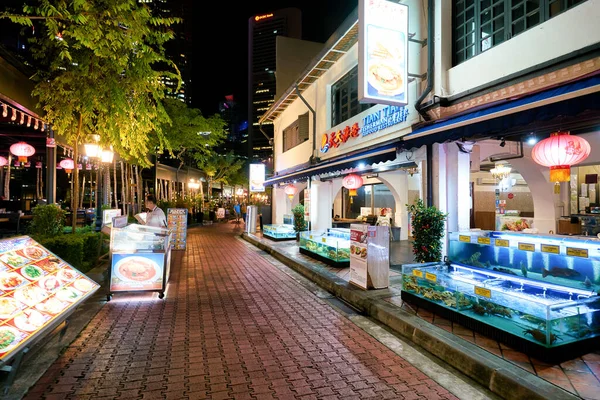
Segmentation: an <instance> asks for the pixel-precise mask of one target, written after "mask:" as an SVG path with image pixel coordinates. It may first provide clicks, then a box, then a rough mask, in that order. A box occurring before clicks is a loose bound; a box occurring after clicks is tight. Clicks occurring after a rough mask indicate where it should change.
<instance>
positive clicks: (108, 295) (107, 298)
mask: <svg viewBox="0 0 600 400" xmlns="http://www.w3.org/2000/svg"><path fill="white" fill-rule="evenodd" d="M111 299H112V293H107V294H106V301H110V300H111Z"/></svg>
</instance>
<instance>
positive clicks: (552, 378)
mask: <svg viewBox="0 0 600 400" xmlns="http://www.w3.org/2000/svg"><path fill="white" fill-rule="evenodd" d="M257 236H260V233H259V234H258V235H257ZM285 243H286V244H285V245H283V246H282V245H281V244H279V243H278V244H276V245H277V246H280V248H284V249H285V251H286V252H287V253H288V254H293V255H296V256H297V257H300V258H303V259H310V258H309V257H308V256H305V255H303V254H299V253H298V248H297V245H296V242H285ZM408 243H409V242H407V241H404V242H396V243H392V245H393V246H394V258H395V259H396V260H411V261H412V260H413V255H412V253H411V248H410V246H409V245H407V244H408ZM310 260H311V263H312V264H315V265H322V266H324V267H325V268H327V270H328V271H330V272H332V273H335V274H336V275H337V276H338V277H340V278H343V279H345V280H349V279H350V271H349V268H343V269H339V268H332V267H329V266H327V265H325V264H324V263H321V262H320V261H316V260H312V259H310ZM409 262H410V261H409ZM398 274H399V272H397V271H394V270H390V277H392V276H397V275H398ZM397 289H400V287H398V288H397ZM398 293H399V290H398ZM386 300H387V301H388V302H390V303H392V304H395V305H398V306H399V307H402V308H403V309H405V310H407V311H409V312H411V313H415V314H417V315H418V316H419V317H421V318H422V319H424V320H425V321H427V322H430V323H432V324H434V325H436V326H438V327H440V328H442V329H445V330H447V331H448V332H452V333H454V334H456V335H457V336H460V337H461V338H463V339H465V340H468V341H470V342H472V343H475V344H476V345H478V346H479V347H481V348H483V349H485V350H487V351H489V352H490V353H493V354H495V355H497V356H499V357H502V358H504V359H505V360H507V361H510V362H511V363H513V364H515V365H518V366H519V367H521V368H523V369H524V370H526V371H528V372H530V373H533V374H536V375H537V376H539V377H540V378H543V379H545V380H547V381H549V382H552V383H553V384H555V385H557V386H560V387H562V388H563V389H565V390H568V391H569V392H571V393H574V394H577V395H579V396H580V397H583V398H585V399H590V400H600V351H597V352H594V353H590V354H586V355H584V356H582V357H577V358H575V359H573V360H570V361H567V362H564V363H561V364H558V365H552V364H548V363H544V362H542V361H540V360H536V359H533V358H531V357H529V356H527V355H526V354H524V353H521V352H519V351H516V350H514V349H511V348H510V347H508V346H506V345H504V344H502V343H500V342H498V341H496V340H492V339H490V338H487V337H485V336H483V335H480V334H478V333H476V332H473V331H472V330H470V329H468V328H465V327H463V326H461V325H459V324H457V323H454V322H451V321H449V320H447V319H444V318H442V317H440V316H437V315H435V314H433V313H431V312H429V311H427V310H424V309H419V308H418V307H416V306H414V305H411V304H408V303H405V302H403V300H402V299H401V298H400V296H394V297H390V298H387V299H386ZM599 341H600V339H599Z"/></svg>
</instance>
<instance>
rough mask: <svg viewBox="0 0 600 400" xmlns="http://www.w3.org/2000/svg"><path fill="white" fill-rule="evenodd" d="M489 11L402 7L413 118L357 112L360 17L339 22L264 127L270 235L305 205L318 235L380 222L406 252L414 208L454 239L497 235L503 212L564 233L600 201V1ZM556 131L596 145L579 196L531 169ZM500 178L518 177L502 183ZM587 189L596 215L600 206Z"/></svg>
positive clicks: (366, 104)
mask: <svg viewBox="0 0 600 400" xmlns="http://www.w3.org/2000/svg"><path fill="white" fill-rule="evenodd" d="M467 3H468V4H467ZM484 3H485V2H464V1H460V0H454V1H442V0H437V1H435V0H429V1H416V0H415V1H404V2H402V4H405V5H407V6H408V27H409V30H408V32H407V36H408V39H407V40H406V41H405V43H406V54H407V58H406V59H405V63H404V66H405V67H406V71H405V73H406V75H405V76H406V78H407V83H406V89H405V91H404V98H403V99H402V100H403V101H401V102H400V103H405V105H402V104H400V105H398V104H399V103H396V104H394V105H388V104H390V102H384V103H387V104H382V103H381V102H379V101H377V100H374V101H368V100H367V101H363V102H360V101H359V100H360V99H359V82H363V80H362V79H360V76H359V74H360V73H361V71H362V70H363V68H362V67H360V65H359V64H360V61H361V56H360V51H361V50H362V49H363V47H362V46H363V45H362V44H361V43H360V40H361V39H360V38H361V37H362V36H360V35H359V11H358V9H357V10H355V12H353V13H352V14H351V15H350V16H349V17H348V18H347V19H346V20H345V21H344V23H343V24H342V25H341V26H340V27H339V28H338V29H337V30H336V32H335V33H334V34H333V35H332V36H331V38H330V39H329V40H328V41H327V43H325V45H324V46H323V49H322V50H321V52H320V53H319V54H318V55H317V56H316V57H315V58H314V59H313V60H312V61H311V62H310V63H309V64H308V65H307V67H306V68H305V70H304V71H303V72H302V73H301V74H300V75H299V76H298V78H297V79H296V80H295V82H294V83H293V84H292V85H290V86H289V88H288V89H287V90H286V91H285V92H284V93H283V94H282V95H281V96H280V97H279V98H278V99H277V100H276V102H275V103H274V104H273V106H271V107H270V109H269V110H268V111H267V112H266V113H265V114H264V115H263V116H262V117H261V119H260V123H273V126H274V155H275V156H274V158H275V161H274V165H275V168H274V170H275V173H274V175H273V176H272V177H269V178H268V179H267V180H266V184H267V185H273V186H274V190H273V193H274V195H273V219H274V221H276V222H277V223H281V222H282V221H283V216H284V215H287V214H290V210H291V208H292V207H293V206H294V205H295V204H296V203H298V202H303V203H305V205H308V210H307V218H308V219H309V220H310V224H311V226H310V229H312V230H319V229H326V228H330V227H332V226H334V225H335V224H337V222H338V221H342V222H344V221H346V220H354V219H356V217H357V216H358V215H361V214H362V215H363V216H367V220H368V221H369V222H371V223H376V222H377V220H379V222H381V219H379V218H378V217H380V216H381V213H382V211H381V210H382V209H385V210H384V211H383V213H384V214H385V215H386V218H387V219H388V220H390V222H391V224H392V226H396V227H400V228H401V229H400V235H401V238H402V239H406V238H407V237H408V234H409V230H410V229H409V228H410V227H409V216H408V214H407V211H406V204H410V203H412V202H413V200H414V199H415V198H422V199H423V200H424V201H425V202H426V203H427V204H433V205H435V206H437V207H438V208H440V209H441V210H442V211H445V212H448V213H449V216H448V221H447V229H448V231H449V232H452V231H459V230H467V229H469V228H482V229H501V228H502V226H504V225H506V221H504V220H503V219H502V218H504V217H505V215H504V211H506V210H515V211H517V215H518V214H520V213H521V212H523V213H524V214H523V216H524V217H525V218H530V219H531V222H532V224H533V227H535V228H537V229H538V230H539V231H540V232H544V233H548V232H553V233H556V232H557V231H558V230H559V222H560V219H561V216H568V217H569V218H570V216H571V215H572V214H574V213H573V212H572V211H576V213H579V211H580V208H581V205H580V204H581V202H583V204H587V200H584V199H581V197H586V196H582V193H581V190H582V187H581V183H586V182H588V181H589V182H588V183H586V185H594V188H593V189H594V190H593V191H592V192H594V193H595V190H596V186H595V185H597V183H593V184H592V183H590V182H592V181H593V177H592V176H591V175H596V177H597V173H598V172H595V173H593V172H590V171H592V169H593V168H592V167H587V166H589V165H594V164H598V162H599V161H600V159H599V158H600V155H599V154H598V153H597V151H595V150H594V148H597V147H595V145H596V142H597V141H598V139H597V136H598V132H597V131H598V126H599V122H600V95H599V91H600V76H599V75H598V72H599V71H600V52H599V47H600V46H599V41H600V27H599V25H598V24H596V23H595V21H597V20H598V18H599V17H600V0H587V1H579V2H569V3H568V4H567V3H566V2H556V1H554V2H553V1H542V2H539V3H538V5H536V6H535V7H533V8H532V6H531V5H525V4H524V2H518V1H514V0H512V1H511V0H505V1H496V2H493V4H490V5H489V7H488V6H486V4H487V3H485V4H484ZM517 3H518V4H517ZM521 3H523V4H521ZM563 3H564V4H563ZM361 4H362V2H361ZM526 7H527V8H526ZM359 8H360V5H359ZM511 10H512V11H511ZM384 41H385V39H384ZM364 69H365V71H367V67H365V68H364ZM363 73H364V72H363ZM367 74H368V72H367ZM365 80H367V81H368V77H365ZM557 131H569V132H570V133H571V135H574V136H581V137H584V138H585V139H587V141H588V142H589V143H590V144H591V149H592V151H591V154H590V155H589V157H588V158H587V159H586V160H585V161H584V163H583V164H581V166H580V167H579V166H577V167H574V168H573V169H572V171H571V173H572V177H571V178H572V179H571V182H570V183H569V182H562V183H558V184H555V183H554V182H550V179H549V170H548V167H547V166H542V165H539V164H537V163H536V162H534V161H533V158H532V156H531V152H532V149H533V147H534V145H535V143H536V142H537V141H539V140H541V139H544V138H546V137H548V136H549V135H550V134H551V133H553V132H557ZM496 164H501V165H498V166H500V169H502V166H504V167H505V168H509V167H510V168H512V170H511V171H510V173H509V174H508V176H506V174H505V175H501V174H500V175H499V174H494V173H492V171H491V170H492V169H493V168H495V167H497V165H496ZM585 168H588V169H589V171H588V169H585ZM590 168H592V169H590ZM496 172H497V171H496ZM350 173H354V174H357V175H359V176H361V177H362V178H363V186H362V187H361V188H360V189H358V191H357V196H355V197H352V198H351V196H349V190H348V189H346V188H344V187H343V185H342V181H343V178H344V177H345V176H347V175H348V174H350ZM587 175H590V176H589V177H588V176H587ZM500 178H503V179H500ZM290 184H291V185H293V186H294V188H295V189H294V190H292V192H294V193H293V196H291V200H290V196H289V193H286V187H287V186H288V185H290ZM305 189H309V190H305ZM589 189H592V187H591V186H586V190H587V191H586V194H587V198H589V201H590V204H589V205H587V207H588V208H587V209H586V208H585V207H586V206H584V208H583V209H582V210H583V211H587V212H590V211H592V210H590V209H589V207H590V206H592V207H593V206H594V205H595V204H599V203H600V201H599V200H598V196H596V198H595V201H596V203H594V202H593V201H592V199H591V198H590V195H589ZM288 192H290V190H288ZM307 200H308V201H307ZM387 209H391V212H390V210H387ZM336 216H339V218H335V217H336ZM373 217H374V218H373ZM508 222H509V224H508V225H509V226H513V224H512V223H510V221H508ZM492 225H493V226H492ZM563 228H564V224H563Z"/></svg>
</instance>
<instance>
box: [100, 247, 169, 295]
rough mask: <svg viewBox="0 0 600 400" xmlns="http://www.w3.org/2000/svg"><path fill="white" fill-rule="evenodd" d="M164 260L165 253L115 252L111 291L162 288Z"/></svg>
mask: <svg viewBox="0 0 600 400" xmlns="http://www.w3.org/2000/svg"><path fill="white" fill-rule="evenodd" d="M164 262H165V256H164V254H163V253H135V254H118V253H113V255H112V265H111V271H112V273H111V280H110V291H111V292H122V291H137V290H161V289H162V287H163V272H164Z"/></svg>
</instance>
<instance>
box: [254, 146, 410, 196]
mask: <svg viewBox="0 0 600 400" xmlns="http://www.w3.org/2000/svg"><path fill="white" fill-rule="evenodd" d="M397 146H398V142H397V141H396V142H395V143H391V144H387V145H383V146H381V147H377V148H374V149H367V150H363V151H361V152H357V153H353V154H350V155H346V156H342V157H337V158H335V159H332V160H327V161H324V162H322V163H320V164H316V165H311V166H306V167H301V168H299V169H297V170H295V171H287V172H286V173H284V174H281V175H278V176H273V177H271V178H269V179H267V180H265V186H268V185H273V184H275V183H286V182H293V181H300V180H307V179H309V178H310V177H311V176H315V175H322V174H327V173H332V172H337V171H340V172H341V171H344V170H348V169H354V168H359V166H360V165H361V164H362V165H364V167H367V166H372V165H375V164H379V163H383V162H386V161H392V160H395V159H396V149H397Z"/></svg>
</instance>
